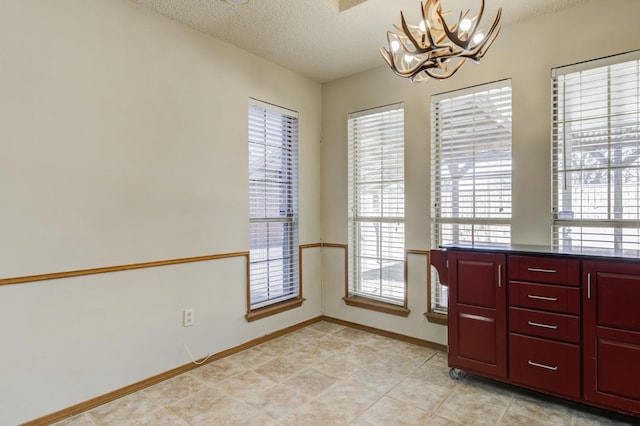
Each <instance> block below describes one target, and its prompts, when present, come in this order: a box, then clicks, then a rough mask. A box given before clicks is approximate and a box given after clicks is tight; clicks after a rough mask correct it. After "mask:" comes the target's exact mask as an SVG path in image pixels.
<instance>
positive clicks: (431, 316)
mask: <svg viewBox="0 0 640 426" xmlns="http://www.w3.org/2000/svg"><path fill="white" fill-rule="evenodd" d="M424 316H425V317H427V320H428V321H429V322H432V323H434V324H442V325H449V316H448V315H447V314H437V313H435V312H425V313H424Z"/></svg>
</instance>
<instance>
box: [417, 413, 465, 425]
mask: <svg viewBox="0 0 640 426" xmlns="http://www.w3.org/2000/svg"><path fill="white" fill-rule="evenodd" d="M426 424H427V425H428V426H463V425H462V423H458V422H454V421H453V420H450V419H445V418H444V417H440V416H438V415H436V414H432V415H431V417H429V420H428V421H427V423H426Z"/></svg>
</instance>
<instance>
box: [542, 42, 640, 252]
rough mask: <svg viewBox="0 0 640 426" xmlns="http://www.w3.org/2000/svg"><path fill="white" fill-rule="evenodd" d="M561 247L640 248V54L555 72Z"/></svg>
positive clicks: (556, 218)
mask: <svg viewBox="0 0 640 426" xmlns="http://www.w3.org/2000/svg"><path fill="white" fill-rule="evenodd" d="M552 93H553V105H552V108H553V131H552V139H553V192H554V194H553V201H554V205H553V229H552V232H553V240H554V244H555V245H556V246H558V247H561V248H567V249H580V250H586V251H588V250H591V249H596V250H597V249H602V248H607V249H615V250H617V251H619V252H621V253H623V252H632V253H634V254H637V253H638V250H639V249H640V133H639V132H640V51H635V52H630V53H627V54H624V55H618V56H613V57H609V58H604V59H599V60H595V61H590V62H585V63H581V64H577V65H571V66H567V67H562V68H556V69H554V70H553V73H552Z"/></svg>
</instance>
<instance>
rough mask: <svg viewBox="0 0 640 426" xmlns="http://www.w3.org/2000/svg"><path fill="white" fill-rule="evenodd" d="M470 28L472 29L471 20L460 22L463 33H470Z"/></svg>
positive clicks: (466, 19)
mask: <svg viewBox="0 0 640 426" xmlns="http://www.w3.org/2000/svg"><path fill="white" fill-rule="evenodd" d="M469 28H471V19H468V18H465V19H463V20H462V21H460V29H461V30H462V31H469Z"/></svg>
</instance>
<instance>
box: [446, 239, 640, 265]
mask: <svg viewBox="0 0 640 426" xmlns="http://www.w3.org/2000/svg"><path fill="white" fill-rule="evenodd" d="M440 248H441V249H444V250H448V251H455V250H465V251H478V252H485V253H487V252H489V253H505V254H522V255H550V256H551V255H553V256H559V255H560V256H572V257H583V258H593V259H601V260H624V261H637V262H640V250H623V251H620V250H614V249H595V248H558V247H551V246H545V245H532V244H486V243H485V244H450V245H443V246H441V247H440Z"/></svg>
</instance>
